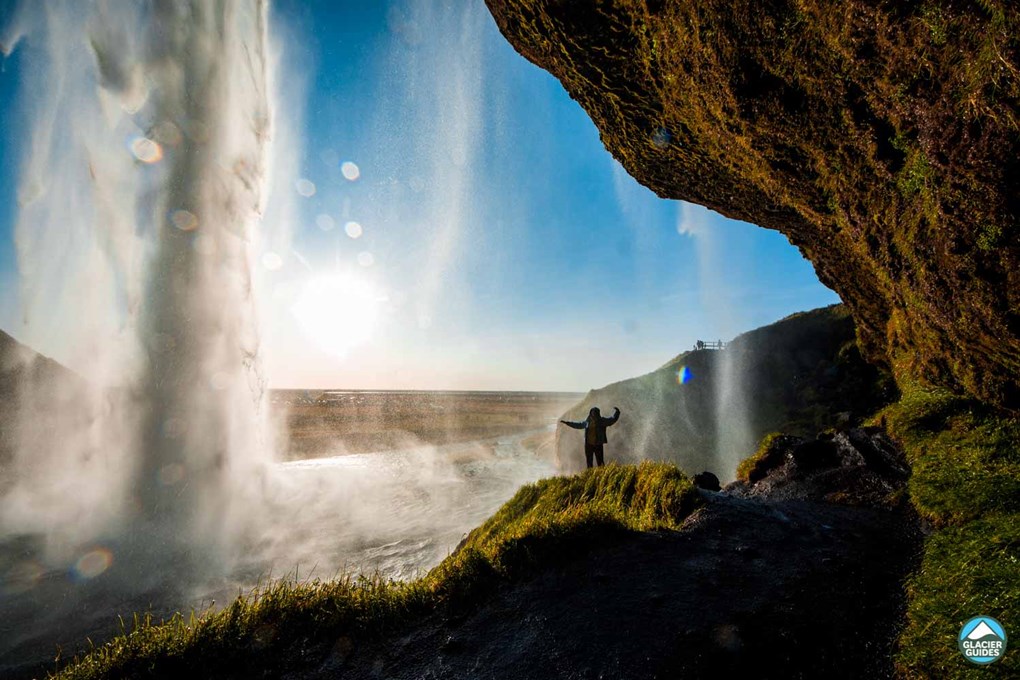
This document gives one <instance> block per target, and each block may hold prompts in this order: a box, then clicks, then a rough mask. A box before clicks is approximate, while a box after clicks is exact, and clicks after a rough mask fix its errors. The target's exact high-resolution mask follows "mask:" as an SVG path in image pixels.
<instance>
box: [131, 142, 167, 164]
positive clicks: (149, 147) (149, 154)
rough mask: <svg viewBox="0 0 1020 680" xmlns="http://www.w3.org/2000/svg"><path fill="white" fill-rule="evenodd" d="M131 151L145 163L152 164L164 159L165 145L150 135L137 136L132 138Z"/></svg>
mask: <svg viewBox="0 0 1020 680" xmlns="http://www.w3.org/2000/svg"><path fill="white" fill-rule="evenodd" d="M131 153H132V154H134V157H135V158H137V159H138V160H140V161H141V162H143V163H147V164H149V165H151V164H152V163H158V162H160V161H161V160H163V147H161V146H160V145H159V143H158V142H155V141H153V140H151V139H149V138H148V137H135V138H134V139H132V140H131Z"/></svg>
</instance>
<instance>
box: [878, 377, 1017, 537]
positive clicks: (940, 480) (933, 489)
mask: <svg viewBox="0 0 1020 680" xmlns="http://www.w3.org/2000/svg"><path fill="white" fill-rule="evenodd" d="M880 418H881V419H884V421H885V422H886V425H887V427H888V429H889V431H890V433H892V434H893V435H894V436H895V437H897V438H898V439H899V440H900V441H901V442H902V443H903V445H904V448H905V451H906V454H907V459H908V460H909V461H910V464H911V467H912V469H913V475H912V476H911V479H910V483H909V489H910V497H911V500H912V501H913V503H914V506H915V507H916V508H917V510H918V512H920V513H921V515H922V516H924V517H925V518H927V519H929V520H930V521H932V522H934V523H936V524H938V525H945V524H958V523H961V522H965V521H969V520H972V519H974V518H977V517H980V516H982V515H984V514H986V513H990V512H1008V513H1013V512H1020V449H1018V447H1017V442H1020V419H1018V418H1016V417H1011V416H1006V415H1002V414H999V413H996V412H995V411H993V410H991V409H989V408H988V407H986V406H982V405H981V404H980V403H978V402H975V401H973V400H970V399H966V398H961V397H958V396H955V395H953V394H952V393H950V392H948V391H946V390H941V389H935V388H927V389H926V388H923V387H920V386H918V385H916V384H915V385H913V386H911V387H910V388H908V389H907V390H905V392H904V396H903V398H902V399H901V400H900V401H899V402H897V403H896V404H893V405H892V406H889V407H887V408H886V409H885V410H884V411H882V413H881V415H880Z"/></svg>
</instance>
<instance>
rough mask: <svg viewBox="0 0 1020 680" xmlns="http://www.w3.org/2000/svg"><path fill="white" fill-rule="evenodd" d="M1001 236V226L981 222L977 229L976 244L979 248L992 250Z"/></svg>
mask: <svg viewBox="0 0 1020 680" xmlns="http://www.w3.org/2000/svg"><path fill="white" fill-rule="evenodd" d="M1001 238H1002V227H1000V226H999V225H997V224H982V225H981V229H980V231H978V237H977V246H978V248H980V249H981V250H984V251H989V250H993V249H994V248H995V247H996V246H997V245H998V244H999V240H1000V239H1001Z"/></svg>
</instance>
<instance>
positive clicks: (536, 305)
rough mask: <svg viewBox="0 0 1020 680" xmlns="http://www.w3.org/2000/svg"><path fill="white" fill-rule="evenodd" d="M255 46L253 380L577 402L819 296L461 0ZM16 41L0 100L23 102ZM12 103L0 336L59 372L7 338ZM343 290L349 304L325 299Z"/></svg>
mask: <svg viewBox="0 0 1020 680" xmlns="http://www.w3.org/2000/svg"><path fill="white" fill-rule="evenodd" d="M11 6H12V5H11V4H10V3H4V2H0V24H2V23H3V22H4V21H5V20H7V19H8V16H9V14H10V7H11ZM5 15H8V16H5ZM273 34H274V40H275V41H276V44H277V45H278V46H279V47H280V48H281V49H282V54H283V58H282V66H281V68H280V70H279V72H278V80H279V84H280V85H279V89H280V91H281V94H282V96H281V99H280V104H279V109H278V111H277V116H278V117H282V120H283V121H284V122H285V127H286V128H288V129H289V130H290V135H289V136H284V135H280V136H278V137H277V141H278V143H283V142H285V143H286V144H287V145H288V147H287V149H286V152H287V154H286V156H287V158H288V160H287V162H286V163H283V164H281V165H280V167H279V168H277V171H278V175H280V177H279V181H278V184H277V187H278V189H277V190H276V191H274V193H273V194H272V195H271V197H270V201H271V202H272V201H276V202H277V203H278V204H286V206H288V209H287V210H279V211H274V210H270V211H268V212H267V220H274V219H280V220H283V219H286V220H287V224H286V225H285V227H286V228H285V229H282V230H281V229H278V228H277V227H279V226H280V225H275V224H274V225H267V231H274V232H279V231H283V232H285V233H287V234H289V239H277V240H275V241H273V242H272V243H266V244H264V247H265V249H266V252H265V253H263V254H262V255H263V257H262V258H261V261H262V262H263V263H265V264H266V265H267V267H266V270H265V271H263V272H261V276H262V288H261V290H262V291H263V297H264V299H265V303H264V306H263V311H262V315H261V316H262V322H263V325H264V328H265V333H264V335H265V339H266V344H265V357H264V358H265V362H266V365H267V367H268V369H269V375H270V380H271V383H272V384H273V385H274V386H278V387H301V386H319V387H327V386H332V387H350V388H415V389H540V390H587V389H589V388H592V387H598V386H601V385H604V384H606V383H608V382H612V381H615V380H619V379H623V378H626V377H630V376H633V375H638V374H640V373H644V372H647V371H649V370H652V369H654V368H656V367H657V366H659V365H661V364H662V363H664V362H665V361H666V360H668V359H669V358H671V357H672V356H673V355H675V354H677V353H678V352H680V351H682V350H684V349H686V348H688V347H690V346H691V345H692V344H693V343H694V341H695V340H697V339H699V338H701V339H716V338H723V339H727V338H729V337H732V336H733V335H735V334H736V333H739V332H742V331H745V330H749V329H751V328H755V327H757V326H760V325H763V324H766V323H769V322H771V321H774V320H777V319H779V318H781V317H783V316H785V315H787V314H790V313H792V312H795V311H800V310H804V309H809V308H813V307H817V306H821V305H825V304H830V303H832V302H836V301H837V300H838V298H837V297H836V295H835V294H834V293H833V292H832V291H830V290H828V289H826V288H825V287H824V286H822V285H821V284H820V283H819V282H818V281H817V278H816V277H815V275H814V272H813V270H812V268H811V265H810V264H809V263H808V262H806V261H805V260H804V259H803V258H802V257H801V256H800V254H799V252H798V251H797V250H796V249H795V248H794V247H792V246H791V245H790V244H789V243H788V242H787V240H786V238H785V237H784V236H782V235H781V234H779V233H776V232H770V231H767V230H764V229H759V228H757V227H754V226H752V225H748V224H743V223H738V222H734V221H731V220H726V219H724V218H722V217H720V216H719V215H716V214H714V213H709V212H708V211H705V210H704V209H702V208H699V207H696V206H685V205H684V204H681V203H679V202H677V201H666V200H661V199H659V198H657V197H656V196H655V195H654V194H652V193H651V192H650V191H648V190H646V189H644V188H643V187H641V186H640V185H638V184H637V183H636V182H634V180H632V179H631V178H630V177H629V176H628V175H626V173H625V172H624V171H623V170H622V168H620V166H619V165H618V164H616V163H615V161H614V160H613V159H612V157H611V156H610V155H609V154H608V153H607V152H606V150H605V149H604V147H603V146H602V144H601V142H600V141H599V137H598V131H597V130H596V129H595V127H594V125H593V124H592V123H591V121H590V120H589V119H588V117H587V116H586V115H585V113H584V112H583V111H582V110H581V108H580V107H579V106H578V105H577V104H576V103H575V102H574V101H572V100H571V99H570V97H569V96H568V95H567V94H566V92H565V91H564V90H563V88H562V87H561V86H560V84H559V83H558V82H557V81H556V80H555V79H554V78H552V77H551V76H550V75H548V74H547V73H545V72H544V71H542V70H540V69H538V68H537V67H535V66H533V65H531V64H530V63H528V62H527V61H526V60H524V59H523V58H522V57H520V56H519V55H517V54H516V53H515V52H514V51H513V49H512V48H511V47H510V45H509V44H508V43H507V42H506V41H505V40H504V39H503V38H502V36H501V35H500V34H499V31H498V30H497V28H496V26H495V23H494V22H493V20H492V19H491V17H490V16H489V15H488V13H487V12H486V11H485V9H484V6H483V5H482V4H481V3H480V2H467V1H465V2H464V3H444V2H438V1H437V2H426V1H424V0H420V1H415V0H402V1H394V2H378V3H365V2H297V1H296V0H278V1H277V2H276V3H275V4H274V10H273ZM32 46H33V44H32V39H31V36H29V38H28V39H27V40H26V41H25V42H24V43H23V44H22V45H21V46H19V48H18V49H17V50H16V51H15V52H14V53H13V54H12V55H11V56H10V57H8V58H7V59H6V60H5V62H4V64H3V71H2V73H0V101H3V102H5V103H7V102H16V101H18V95H19V93H23V92H24V91H25V89H27V88H28V85H29V84H28V83H25V82H22V81H23V80H24V79H23V78H22V76H23V73H24V71H23V62H24V61H25V60H26V59H28V58H30V57H31V54H32V51H31V50H32ZM26 55H27V56H26ZM19 86H24V87H22V88H21V89H20V90H19ZM22 110H23V109H22V108H20V107H19V106H18V105H13V106H11V105H5V106H4V107H3V108H2V109H0V283H2V293H0V328H3V329H4V330H6V331H8V332H10V333H11V334H12V335H14V336H15V337H19V338H24V339H26V341H28V342H30V343H31V344H33V345H34V346H37V347H38V348H39V349H40V350H42V351H44V352H47V353H49V354H52V355H55V356H56V357H57V358H58V359H64V360H66V361H68V362H69V363H73V362H72V361H71V359H70V358H69V357H67V356H62V354H61V350H60V347H59V343H56V342H55V341H54V342H53V343H52V344H51V338H49V337H47V336H46V335H40V334H38V333H36V334H33V332H32V331H31V329H26V328H23V327H21V326H20V321H19V306H18V305H19V301H18V299H17V286H16V280H17V273H16V258H15V256H14V249H13V224H14V221H15V219H16V215H17V210H16V192H17V184H18V168H19V166H20V164H21V159H22V157H23V152H24V149H22V148H21V145H20V140H22V139H24V138H25V131H26V127H27V125H28V122H27V121H26V120H25V119H24V116H23V114H22V113H21V111H22ZM345 162H346V163H354V164H356V165H357V168H358V172H359V174H358V176H357V177H356V178H355V179H354V180H353V181H352V180H351V179H350V178H349V177H348V176H345V173H344V170H343V166H342V164H343V163H345ZM347 168H348V173H347V174H348V175H352V173H351V172H350V169H351V166H347ZM301 180H307V182H310V183H311V184H313V185H314V187H315V192H314V194H312V195H310V196H306V195H303V194H308V193H310V191H309V187H310V185H309V184H308V183H307V182H301ZM279 187H282V188H279ZM299 190H300V191H299ZM281 216H282V217H281ZM349 222H356V223H357V224H358V225H360V230H361V234H360V236H359V237H358V238H351V237H350V236H349V235H348V233H347V231H345V225H347V224H348V223H349ZM350 231H351V232H352V233H354V234H357V233H358V232H357V227H352V228H351V229H350ZM330 277H333V279H337V280H339V281H340V282H341V283H338V284H337V285H336V286H334V287H333V288H327V290H326V294H325V295H319V296H318V297H316V296H315V295H311V296H310V297H309V295H308V294H306V293H307V289H308V287H309V285H310V283H309V282H311V281H320V282H321V281H322V280H324V279H325V280H330ZM351 282H355V283H356V285H357V286H363V287H364V289H365V290H370V291H371V293H369V294H367V295H368V297H369V298H371V299H370V300H369V301H368V302H364V303H363V304H361V303H359V305H355V307H351V306H350V305H347V306H344V305H343V304H340V305H339V306H337V307H331V305H332V302H331V300H332V299H334V297H336V296H334V295H333V293H337V292H338V291H339V293H340V294H341V296H342V294H343V293H344V291H345V289H344V288H343V286H349V285H351ZM337 286H339V287H337ZM358 290H361V288H358ZM303 296H304V297H303ZM301 300H304V302H300V301H301ZM305 303H307V304H305ZM302 305H304V307H308V306H309V305H310V306H311V309H312V312H310V313H311V316H312V317H314V318H313V319H311V321H310V322H309V323H302V322H303V321H309V319H307V318H302V317H301V315H302V314H305V315H306V317H307V315H308V314H309V312H307V311H305V312H301V311H300V309H303V307H302ZM341 317H342V318H346V319H349V320H350V319H353V320H354V321H352V322H350V323H347V324H346V325H345V324H344V323H339V327H338V325H337V323H330V322H324V323H319V321H321V320H322V319H339V318H341ZM359 324H361V325H364V328H356V326H358V325H359ZM52 340H55V339H52ZM338 342H339V343H340V344H341V345H343V346H342V347H340V348H338V347H336V346H335V345H336V344H337V343H338ZM331 343H332V345H331Z"/></svg>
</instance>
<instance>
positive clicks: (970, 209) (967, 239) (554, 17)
mask: <svg viewBox="0 0 1020 680" xmlns="http://www.w3.org/2000/svg"><path fill="white" fill-rule="evenodd" d="M486 2H487V4H488V6H489V9H490V11H491V12H492V15H493V16H494V18H495V20H496V22H497V24H498V26H499V28H500V30H501V31H502V33H503V35H504V36H505V37H506V38H507V39H508V40H509V41H510V43H511V44H512V45H513V46H514V47H515V48H516V49H517V50H518V51H519V52H520V53H521V54H522V55H523V56H525V57H526V58H527V59H529V60H530V61H532V62H533V63H535V64H537V65H538V66H540V67H542V68H544V69H546V70H548V71H549V72H550V73H552V74H553V75H554V76H556V77H557V78H558V79H559V80H560V82H561V83H562V84H563V86H564V87H565V88H566V90H567V92H568V93H569V94H570V96H571V97H573V98H574V99H575V100H576V101H577V102H578V103H579V104H580V105H581V106H582V107H583V108H584V109H585V110H586V111H587V113H588V114H589V115H590V116H591V118H592V120H593V121H594V122H595V124H596V126H597V127H598V129H599V132H600V134H601V138H602V141H603V143H604V144H605V146H606V148H607V149H608V150H609V151H610V152H611V153H612V154H613V156H614V157H615V158H616V159H617V160H619V161H620V163H621V164H622V165H623V166H624V167H625V168H626V169H627V171H628V172H629V173H630V174H631V175H633V176H634V177H635V178H636V179H637V180H638V181H639V182H641V183H642V184H644V185H645V186H647V187H649V188H650V189H652V190H653V191H655V192H656V193H657V194H658V195H659V196H661V197H664V198H673V199H683V200H686V201H691V202H694V203H699V204H701V205H704V206H707V207H709V208H711V209H713V210H716V211H718V212H719V213H721V214H723V215H726V216H727V217H731V218H734V219H739V220H744V221H748V222H752V223H754V224H758V225H760V226H762V227H766V228H769V229H776V230H778V231H780V232H782V233H783V234H785V235H786V236H787V237H788V238H789V240H790V242H791V243H792V244H794V245H795V246H797V247H798V248H799V249H800V250H801V252H802V253H803V254H804V256H805V257H807V258H808V259H809V260H810V261H811V262H812V263H813V264H814V266H815V271H816V272H817V274H818V277H819V279H820V280H821V281H822V283H824V284H825V285H827V286H829V287H830V288H832V289H833V290H835V291H836V292H837V293H838V294H839V296H840V297H841V298H842V300H843V301H844V302H845V303H846V304H847V306H848V307H849V308H850V310H851V312H852V314H853V316H854V319H855V321H856V324H857V329H858V339H859V342H860V345H861V347H862V349H863V350H864V352H865V353H866V355H867V356H868V357H869V359H871V360H872V361H875V362H878V363H881V364H885V365H887V366H890V367H892V368H893V369H894V371H895V372H896V374H897V377H898V379H900V380H901V381H902V380H921V381H922V382H928V383H932V384H937V385H941V386H945V387H948V388H950V389H953V390H954V391H960V392H965V393H968V394H970V395H972V396H975V397H977V398H979V399H981V400H982V401H985V402H987V403H991V404H995V405H999V406H1006V407H1008V408H1012V409H1017V408H1020V269H1018V266H1017V265H1018V260H1020V228H1018V226H1017V221H1018V219H1017V218H1018V211H1020V158H1018V156H1020V153H1018V152H1020V148H1018V147H1020V68H1018V63H1020V62H1018V53H1020V49H1018V47H1020V9H1018V8H1017V7H1016V6H1015V5H1013V4H1006V3H1005V2H1002V1H1001V0H982V1H981V2H941V3H932V2H861V1H858V0H842V1H840V0H836V1H831V0H800V1H798V0H789V1H780V0H765V1H759V0H736V1H732V0H719V1H705V2H691V1H687V2H685V1H681V0H593V1H592V2H584V3H582V2H570V1H566V0H486Z"/></svg>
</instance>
